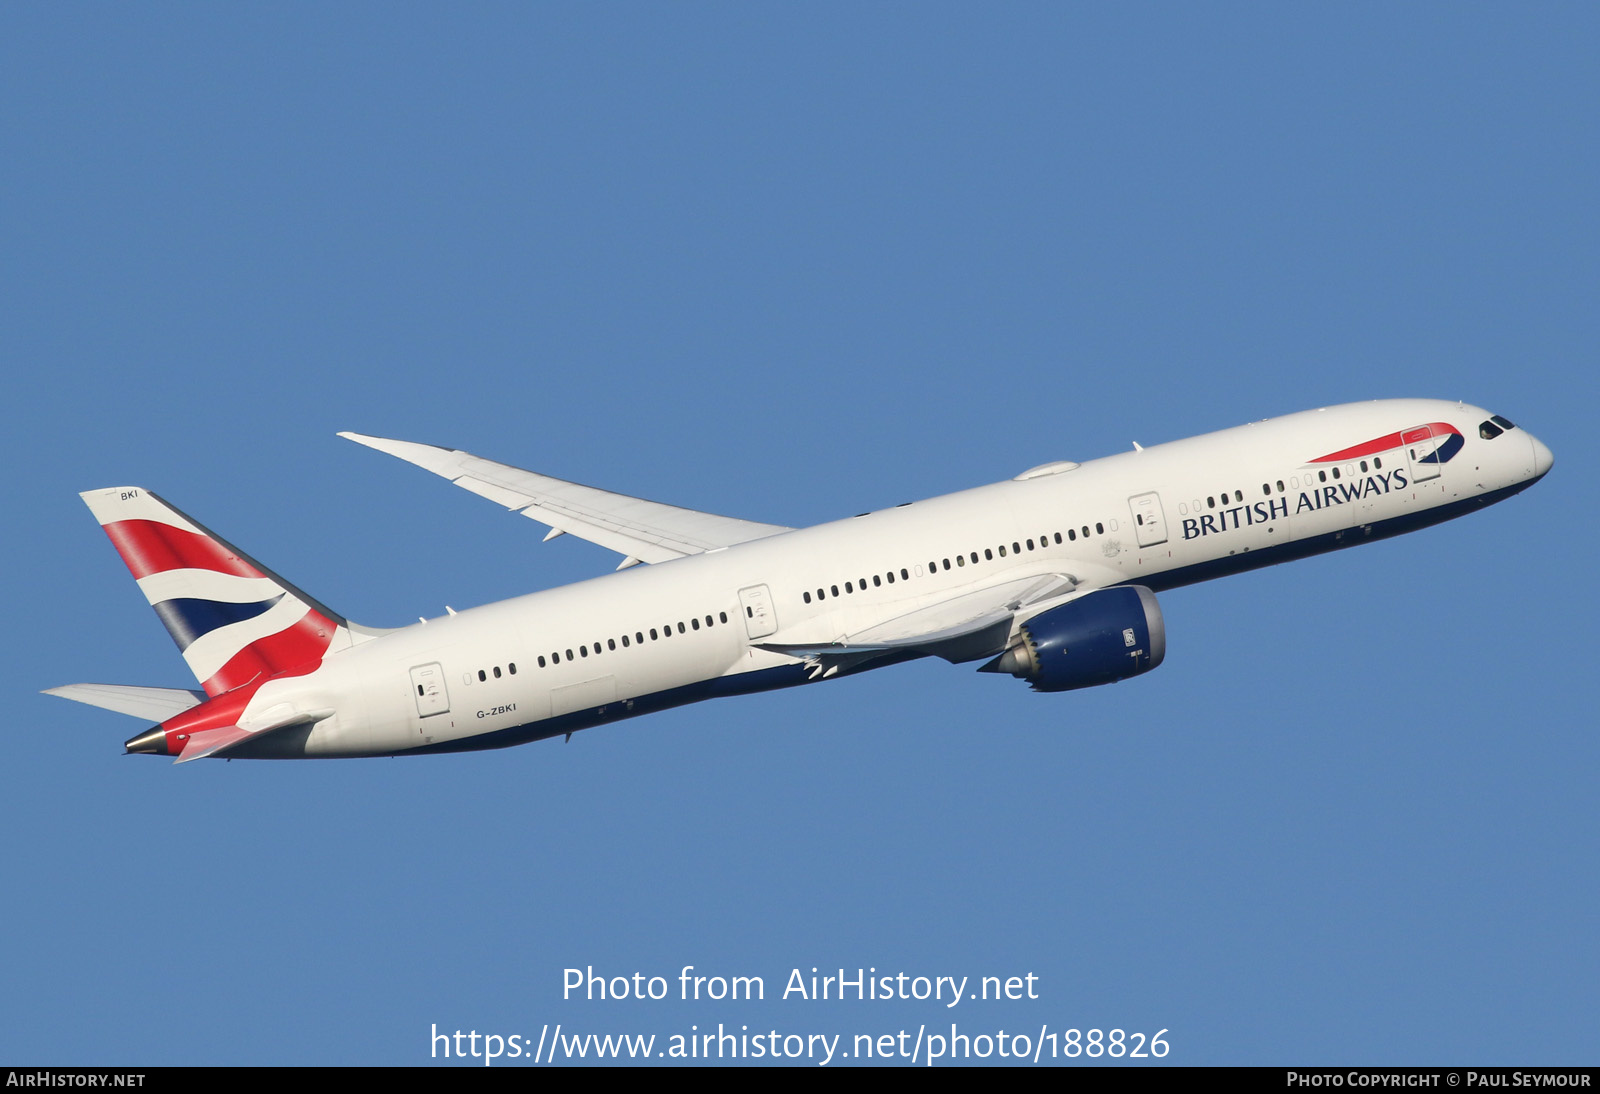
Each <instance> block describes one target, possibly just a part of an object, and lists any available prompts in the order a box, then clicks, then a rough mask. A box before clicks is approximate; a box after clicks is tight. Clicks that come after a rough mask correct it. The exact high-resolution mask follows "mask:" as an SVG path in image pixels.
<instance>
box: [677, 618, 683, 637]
mask: <svg viewBox="0 0 1600 1094" xmlns="http://www.w3.org/2000/svg"><path fill="white" fill-rule="evenodd" d="M678 633H679V634H682V633H683V621H682V620H679V621H678Z"/></svg>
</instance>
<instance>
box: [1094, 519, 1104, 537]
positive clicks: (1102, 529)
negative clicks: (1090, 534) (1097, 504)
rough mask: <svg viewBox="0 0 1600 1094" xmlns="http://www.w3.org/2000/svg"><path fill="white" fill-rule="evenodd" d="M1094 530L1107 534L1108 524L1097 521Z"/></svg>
mask: <svg viewBox="0 0 1600 1094" xmlns="http://www.w3.org/2000/svg"><path fill="white" fill-rule="evenodd" d="M1094 530H1095V531H1096V532H1097V533H1099V534H1100V535H1102V536H1103V535H1105V534H1106V526H1105V525H1104V524H1100V523H1098V522H1097V523H1096V524H1095V526H1094Z"/></svg>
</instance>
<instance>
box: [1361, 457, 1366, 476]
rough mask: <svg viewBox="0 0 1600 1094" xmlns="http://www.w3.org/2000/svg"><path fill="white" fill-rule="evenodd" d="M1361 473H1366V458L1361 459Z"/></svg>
mask: <svg viewBox="0 0 1600 1094" xmlns="http://www.w3.org/2000/svg"><path fill="white" fill-rule="evenodd" d="M1361 473H1362V474H1363V475H1365V474H1366V473H1367V461H1366V460H1362V461H1361Z"/></svg>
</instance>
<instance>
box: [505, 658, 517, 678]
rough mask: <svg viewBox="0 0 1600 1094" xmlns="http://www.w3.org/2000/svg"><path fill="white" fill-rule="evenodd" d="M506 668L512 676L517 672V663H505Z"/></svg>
mask: <svg viewBox="0 0 1600 1094" xmlns="http://www.w3.org/2000/svg"><path fill="white" fill-rule="evenodd" d="M506 668H507V669H509V670H510V672H511V675H512V676H515V675H516V674H517V663H516V662H515V661H513V662H511V663H510V664H509V665H507V666H506Z"/></svg>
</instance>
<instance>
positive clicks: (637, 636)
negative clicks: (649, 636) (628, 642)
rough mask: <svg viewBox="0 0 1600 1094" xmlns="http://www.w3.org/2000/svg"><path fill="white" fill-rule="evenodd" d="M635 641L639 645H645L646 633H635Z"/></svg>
mask: <svg viewBox="0 0 1600 1094" xmlns="http://www.w3.org/2000/svg"><path fill="white" fill-rule="evenodd" d="M633 640H634V642H636V643H638V644H639V645H641V646H642V645H644V632H643V631H634V632H633Z"/></svg>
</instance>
